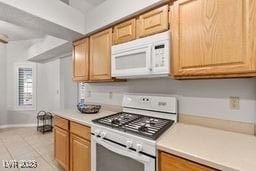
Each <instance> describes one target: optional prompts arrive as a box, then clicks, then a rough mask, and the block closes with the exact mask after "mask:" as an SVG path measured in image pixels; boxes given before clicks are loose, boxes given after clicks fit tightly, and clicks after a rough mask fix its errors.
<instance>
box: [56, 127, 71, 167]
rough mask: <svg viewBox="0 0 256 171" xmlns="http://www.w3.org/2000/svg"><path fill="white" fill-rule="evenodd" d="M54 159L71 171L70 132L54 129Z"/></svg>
mask: <svg viewBox="0 0 256 171" xmlns="http://www.w3.org/2000/svg"><path fill="white" fill-rule="evenodd" d="M54 158H55V160H56V161H57V162H58V163H59V164H60V165H61V166H62V167H63V168H64V169H65V170H66V171H68V170H69V132H68V131H66V130H64V129H61V128H59V127H57V126H55V128H54Z"/></svg>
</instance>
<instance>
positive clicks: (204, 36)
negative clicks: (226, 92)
mask: <svg viewBox="0 0 256 171" xmlns="http://www.w3.org/2000/svg"><path fill="white" fill-rule="evenodd" d="M171 21H172V22H174V23H173V24H172V28H171V30H172V33H173V42H172V45H173V56H172V74H173V75H174V77H175V78H177V79H184V78H208V77H241V76H253V75H255V71H256V43H255V42H256V31H255V30H256V1H254V0H207V1H206V0H178V1H176V2H174V13H173V19H172V20H171Z"/></svg>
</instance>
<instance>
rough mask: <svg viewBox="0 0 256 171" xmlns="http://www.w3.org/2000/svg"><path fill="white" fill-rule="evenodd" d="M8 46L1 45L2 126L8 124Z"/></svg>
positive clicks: (0, 103) (0, 106)
mask: <svg viewBox="0 0 256 171" xmlns="http://www.w3.org/2000/svg"><path fill="white" fill-rule="evenodd" d="M5 80H6V45H5V44H2V43H0V125H2V124H5V123H6V81H5Z"/></svg>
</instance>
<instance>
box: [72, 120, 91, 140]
mask: <svg viewBox="0 0 256 171" xmlns="http://www.w3.org/2000/svg"><path fill="white" fill-rule="evenodd" d="M70 132H71V133H73V134H76V135H78V136H80V137H82V138H84V139H87V140H89V141H90V140H91V128H90V127H87V126H83V125H80V124H78V123H75V122H71V123H70Z"/></svg>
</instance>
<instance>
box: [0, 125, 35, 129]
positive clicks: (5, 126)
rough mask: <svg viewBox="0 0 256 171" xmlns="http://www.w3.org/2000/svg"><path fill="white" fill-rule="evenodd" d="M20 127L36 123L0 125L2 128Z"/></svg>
mask: <svg viewBox="0 0 256 171" xmlns="http://www.w3.org/2000/svg"><path fill="white" fill-rule="evenodd" d="M22 127H36V124H8V125H0V129H4V128H22Z"/></svg>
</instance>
